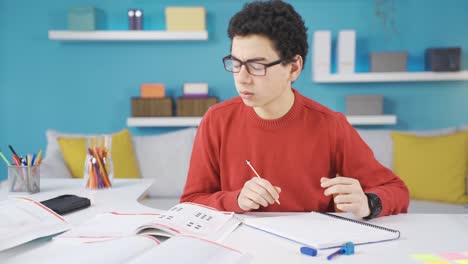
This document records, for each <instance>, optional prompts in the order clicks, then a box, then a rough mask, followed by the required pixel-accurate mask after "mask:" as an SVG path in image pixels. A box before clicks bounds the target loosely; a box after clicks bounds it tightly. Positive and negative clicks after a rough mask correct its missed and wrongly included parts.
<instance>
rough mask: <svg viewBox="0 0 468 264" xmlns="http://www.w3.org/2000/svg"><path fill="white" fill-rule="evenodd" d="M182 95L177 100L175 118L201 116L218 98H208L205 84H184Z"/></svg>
mask: <svg viewBox="0 0 468 264" xmlns="http://www.w3.org/2000/svg"><path fill="white" fill-rule="evenodd" d="M183 90H184V95H183V96H182V97H179V98H177V104H176V105H177V116H203V115H204V114H205V113H206V111H208V108H209V107H210V106H212V105H214V104H216V103H217V102H218V98H216V97H210V96H208V84H207V83H185V84H184V88H183Z"/></svg>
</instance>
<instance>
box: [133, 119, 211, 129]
mask: <svg viewBox="0 0 468 264" xmlns="http://www.w3.org/2000/svg"><path fill="white" fill-rule="evenodd" d="M201 119H202V118H201V117H130V118H128V119H127V126H129V127H190V126H198V125H199V124H200V121H201Z"/></svg>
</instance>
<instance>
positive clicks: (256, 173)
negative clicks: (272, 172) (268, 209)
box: [245, 160, 280, 204]
mask: <svg viewBox="0 0 468 264" xmlns="http://www.w3.org/2000/svg"><path fill="white" fill-rule="evenodd" d="M245 162H246V163H247V165H249V167H250V168H251V169H252V170H253V172H254V173H255V175H257V177H258V178H260V179H261V178H262V177H260V175H259V174H258V172H257V171H256V170H255V169H254V167H253V166H252V164H250V160H245ZM273 188H274V187H273ZM275 201H276V203H277V204H280V202H279V200H278V199H276V200H275Z"/></svg>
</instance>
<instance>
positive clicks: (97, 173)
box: [83, 135, 114, 189]
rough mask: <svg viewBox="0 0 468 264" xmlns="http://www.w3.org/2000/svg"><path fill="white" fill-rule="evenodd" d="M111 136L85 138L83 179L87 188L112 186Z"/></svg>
mask: <svg viewBox="0 0 468 264" xmlns="http://www.w3.org/2000/svg"><path fill="white" fill-rule="evenodd" d="M111 150H112V136H111V135H102V136H93V137H88V138H87V139H86V159H85V164H84V177H83V178H84V179H85V181H86V188H88V189H107V188H111V187H112V180H113V178H114V166H113V162H112V155H111Z"/></svg>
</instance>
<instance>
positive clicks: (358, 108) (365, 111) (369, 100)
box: [346, 95, 383, 115]
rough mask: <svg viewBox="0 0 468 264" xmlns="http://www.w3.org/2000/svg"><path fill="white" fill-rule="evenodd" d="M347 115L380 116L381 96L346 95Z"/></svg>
mask: <svg viewBox="0 0 468 264" xmlns="http://www.w3.org/2000/svg"><path fill="white" fill-rule="evenodd" d="M346 114H347V115H382V114H383V96H382V95H348V96H346Z"/></svg>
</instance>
